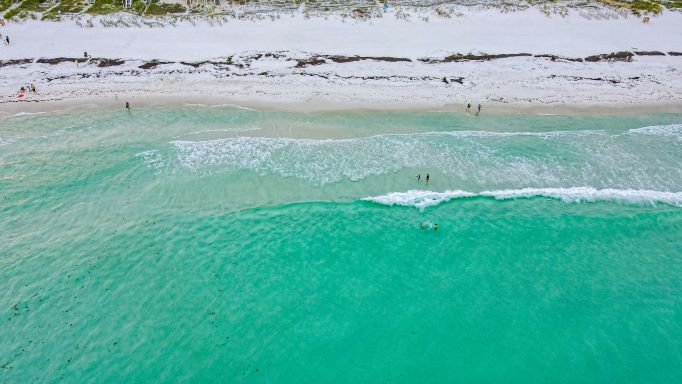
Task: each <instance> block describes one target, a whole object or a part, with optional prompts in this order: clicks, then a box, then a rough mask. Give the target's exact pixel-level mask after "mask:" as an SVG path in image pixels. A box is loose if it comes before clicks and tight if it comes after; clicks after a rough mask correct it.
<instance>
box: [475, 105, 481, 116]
mask: <svg viewBox="0 0 682 384" xmlns="http://www.w3.org/2000/svg"><path fill="white" fill-rule="evenodd" d="M480 114H481V104H479V105H478V110H476V116H478V115H480Z"/></svg>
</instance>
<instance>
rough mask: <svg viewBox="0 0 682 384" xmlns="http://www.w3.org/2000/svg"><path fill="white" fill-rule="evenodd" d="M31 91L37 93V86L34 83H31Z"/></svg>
mask: <svg viewBox="0 0 682 384" xmlns="http://www.w3.org/2000/svg"><path fill="white" fill-rule="evenodd" d="M31 92H33V93H36V92H38V91H36V86H35V85H34V84H31Z"/></svg>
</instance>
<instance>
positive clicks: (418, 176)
mask: <svg viewBox="0 0 682 384" xmlns="http://www.w3.org/2000/svg"><path fill="white" fill-rule="evenodd" d="M421 180H422V174H421V173H420V174H418V175H417V181H421Z"/></svg>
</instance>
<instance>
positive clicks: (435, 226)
mask: <svg viewBox="0 0 682 384" xmlns="http://www.w3.org/2000/svg"><path fill="white" fill-rule="evenodd" d="M433 230H434V231H437V230H438V223H435V224H434V225H433Z"/></svg>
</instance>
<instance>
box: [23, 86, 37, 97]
mask: <svg viewBox="0 0 682 384" xmlns="http://www.w3.org/2000/svg"><path fill="white" fill-rule="evenodd" d="M26 92H31V93H37V92H38V91H37V90H36V86H35V85H34V84H29V85H26V86H24V85H22V86H21V88H19V99H23V98H24V96H26Z"/></svg>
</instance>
